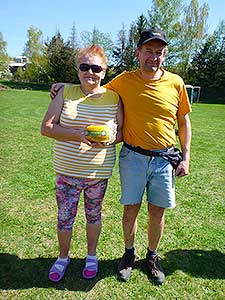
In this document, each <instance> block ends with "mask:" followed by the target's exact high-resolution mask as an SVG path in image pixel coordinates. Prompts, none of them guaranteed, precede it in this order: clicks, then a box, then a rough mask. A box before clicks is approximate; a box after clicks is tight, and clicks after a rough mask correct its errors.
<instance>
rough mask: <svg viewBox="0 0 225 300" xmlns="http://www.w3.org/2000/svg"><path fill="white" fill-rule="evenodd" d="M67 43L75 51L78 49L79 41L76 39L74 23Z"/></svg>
mask: <svg viewBox="0 0 225 300" xmlns="http://www.w3.org/2000/svg"><path fill="white" fill-rule="evenodd" d="M69 41H70V43H71V46H72V48H73V49H77V48H78V47H79V41H78V37H77V29H76V26H75V23H73V27H72V29H71V35H70V37H69Z"/></svg>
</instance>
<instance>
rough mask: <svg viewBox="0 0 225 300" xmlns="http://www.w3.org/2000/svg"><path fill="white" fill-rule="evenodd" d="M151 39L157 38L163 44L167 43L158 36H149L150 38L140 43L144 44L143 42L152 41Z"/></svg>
mask: <svg viewBox="0 0 225 300" xmlns="http://www.w3.org/2000/svg"><path fill="white" fill-rule="evenodd" d="M153 40H158V41H160V42H162V43H163V44H165V45H168V43H167V42H166V41H165V40H164V39H161V38H160V37H151V38H149V39H147V40H145V41H144V43H142V44H140V45H144V44H146V43H148V42H150V41H153ZM140 45H139V46H140Z"/></svg>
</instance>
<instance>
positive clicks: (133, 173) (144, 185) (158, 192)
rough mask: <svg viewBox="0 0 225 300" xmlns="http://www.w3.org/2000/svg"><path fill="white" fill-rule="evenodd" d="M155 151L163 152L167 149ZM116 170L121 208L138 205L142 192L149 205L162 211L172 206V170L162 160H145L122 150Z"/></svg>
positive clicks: (173, 194)
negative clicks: (119, 187) (160, 208)
mask: <svg viewBox="0 0 225 300" xmlns="http://www.w3.org/2000/svg"><path fill="white" fill-rule="evenodd" d="M154 151H155V150H154ZM156 151H167V148H166V149H162V150H156ZM119 169H120V182H121V192H122V193H121V199H120V202H121V204H123V205H133V204H138V203H141V201H142V198H143V195H144V192H145V191H146V196H147V201H148V202H149V203H151V204H153V205H155V206H158V207H163V208H173V207H175V206H176V203H175V186H174V178H175V175H174V172H173V167H172V165H171V164H170V163H169V162H168V161H166V160H165V159H163V158H162V157H160V156H153V157H151V156H146V155H143V154H140V153H137V152H134V151H133V150H130V149H128V148H126V147H124V146H122V148H121V150H120V156H119Z"/></svg>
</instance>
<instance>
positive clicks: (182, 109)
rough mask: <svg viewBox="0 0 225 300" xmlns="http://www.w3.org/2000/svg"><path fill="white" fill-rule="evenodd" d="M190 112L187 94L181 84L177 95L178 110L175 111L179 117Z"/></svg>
mask: <svg viewBox="0 0 225 300" xmlns="http://www.w3.org/2000/svg"><path fill="white" fill-rule="evenodd" d="M191 111H192V109H191V104H190V101H189V97H188V93H187V90H186V87H185V85H184V83H183V84H182V86H181V91H180V94H179V108H178V111H177V115H180V116H181V115H186V114H188V113H189V112H191Z"/></svg>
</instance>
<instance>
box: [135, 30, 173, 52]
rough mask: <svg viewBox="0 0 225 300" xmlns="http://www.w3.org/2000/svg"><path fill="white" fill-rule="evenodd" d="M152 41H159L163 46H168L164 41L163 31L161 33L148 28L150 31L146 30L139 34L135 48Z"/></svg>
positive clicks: (165, 40)
mask: <svg viewBox="0 0 225 300" xmlns="http://www.w3.org/2000/svg"><path fill="white" fill-rule="evenodd" d="M152 40H159V41H161V42H163V43H164V44H165V45H167V44H168V42H167V39H166V34H165V32H164V31H162V30H161V29H159V28H150V29H146V30H145V31H143V32H142V33H141V35H140V39H139V41H138V44H137V46H138V47H140V46H142V45H144V44H146V43H147V42H149V41H152Z"/></svg>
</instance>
